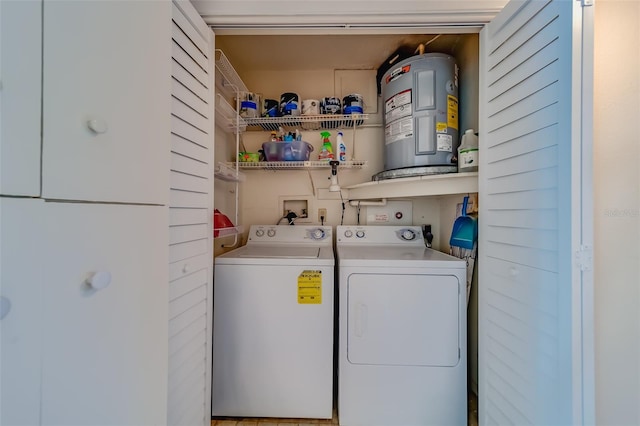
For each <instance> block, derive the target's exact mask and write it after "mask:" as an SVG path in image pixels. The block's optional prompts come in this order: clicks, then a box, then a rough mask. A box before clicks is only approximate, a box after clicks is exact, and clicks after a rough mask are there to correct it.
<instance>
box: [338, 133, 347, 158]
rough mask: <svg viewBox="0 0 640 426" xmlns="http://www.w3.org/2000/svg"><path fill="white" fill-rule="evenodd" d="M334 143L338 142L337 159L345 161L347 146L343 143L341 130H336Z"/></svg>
mask: <svg viewBox="0 0 640 426" xmlns="http://www.w3.org/2000/svg"><path fill="white" fill-rule="evenodd" d="M336 143H337V144H338V160H340V161H341V162H343V161H347V147H346V146H345V145H344V139H343V134H342V132H338V136H337V137H336Z"/></svg>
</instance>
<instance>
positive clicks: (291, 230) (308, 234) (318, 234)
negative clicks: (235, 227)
mask: <svg viewBox="0 0 640 426" xmlns="http://www.w3.org/2000/svg"><path fill="white" fill-rule="evenodd" d="M332 240H333V232H332V229H331V227H330V226H299V225H293V226H292V225H252V226H251V228H250V229H249V237H248V241H247V243H287V242H290V243H297V244H299V243H313V244H316V245H317V244H321V245H324V244H332V242H333V241H332Z"/></svg>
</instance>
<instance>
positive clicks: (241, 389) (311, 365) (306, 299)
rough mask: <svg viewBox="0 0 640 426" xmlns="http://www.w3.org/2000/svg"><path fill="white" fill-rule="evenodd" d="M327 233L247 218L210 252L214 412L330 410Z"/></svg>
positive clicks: (330, 256)
mask: <svg viewBox="0 0 640 426" xmlns="http://www.w3.org/2000/svg"><path fill="white" fill-rule="evenodd" d="M334 271H335V258H334V252H333V233H332V229H331V227H328V226H297V225H296V226H288V225H282V226H269V225H264V226H257V225H256V226H251V228H250V231H249V237H248V241H247V244H246V245H245V246H243V247H240V248H237V249H235V250H232V251H230V252H228V253H225V254H223V255H221V256H218V257H216V258H215V276H214V301H213V304H214V310H213V371H212V376H213V377H212V382H213V388H212V415H213V416H239V417H296V418H331V417H332V407H333V331H334V309H333V307H334Z"/></svg>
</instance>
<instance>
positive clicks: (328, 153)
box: [318, 131, 334, 160]
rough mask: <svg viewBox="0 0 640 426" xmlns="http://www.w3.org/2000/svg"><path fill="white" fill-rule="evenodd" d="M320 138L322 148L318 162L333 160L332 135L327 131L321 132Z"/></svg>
mask: <svg viewBox="0 0 640 426" xmlns="http://www.w3.org/2000/svg"><path fill="white" fill-rule="evenodd" d="M320 136H322V148H320V153H319V154H318V160H333V159H334V156H333V146H332V145H331V140H330V139H329V138H330V137H331V133H329V132H327V131H325V132H321V133H320Z"/></svg>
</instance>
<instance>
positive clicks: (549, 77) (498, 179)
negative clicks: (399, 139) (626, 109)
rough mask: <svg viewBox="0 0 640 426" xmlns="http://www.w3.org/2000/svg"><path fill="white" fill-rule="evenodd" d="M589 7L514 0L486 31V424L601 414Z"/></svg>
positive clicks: (482, 291)
mask: <svg viewBox="0 0 640 426" xmlns="http://www.w3.org/2000/svg"><path fill="white" fill-rule="evenodd" d="M583 13H584V14H589V13H592V10H589V8H588V7H587V8H583V7H582V6H581V2H576V1H573V2H569V1H554V0H549V1H512V2H510V3H509V4H508V5H507V6H506V7H505V8H504V9H503V11H502V12H500V13H499V14H498V15H497V16H496V18H495V19H494V20H493V21H492V22H491V23H489V24H488V25H487V26H486V27H485V28H484V29H483V30H482V31H481V43H480V47H481V52H480V99H481V105H480V111H482V115H481V117H480V139H481V140H482V141H483V143H481V145H480V146H481V148H480V149H481V152H480V173H479V190H480V196H481V198H482V200H483V202H482V203H480V204H481V205H480V213H479V216H480V217H481V218H482V220H481V221H480V222H479V225H480V229H479V232H478V235H479V246H478V254H479V256H480V259H479V260H478V265H479V267H478V270H479V275H480V276H479V283H480V287H479V315H478V321H479V325H478V327H479V338H478V340H479V354H478V356H479V389H478V395H479V415H480V423H481V424H482V423H484V424H545V425H551V424H580V423H581V422H582V421H583V419H584V418H592V410H593V409H592V407H593V400H592V399H589V397H588V395H589V392H590V391H589V389H585V388H584V387H583V383H585V382H586V383H589V382H590V381H591V379H590V377H591V376H592V375H593V371H592V370H589V369H583V367H584V365H583V359H588V358H589V356H590V355H589V352H588V348H587V351H583V349H584V347H583V341H582V338H583V335H584V334H583V333H586V334H587V335H588V333H589V332H590V330H592V321H593V318H583V317H582V312H583V311H582V310H583V300H582V295H581V291H582V288H583V287H582V275H581V272H580V270H579V269H578V265H577V264H576V263H575V262H574V259H575V253H576V252H577V250H579V247H580V241H581V238H582V235H581V226H582V225H581V223H582V222H581V220H582V218H583V217H585V215H587V216H588V215H589V214H591V213H590V211H591V210H590V208H589V207H588V206H587V207H588V209H587V210H588V211H587V210H585V209H584V207H583V206H582V205H581V201H580V194H581V191H582V190H583V188H582V186H581V185H582V184H584V182H582V181H581V172H582V167H583V165H582V164H580V161H581V160H580V159H581V157H582V158H586V159H587V161H586V163H585V164H588V163H590V158H591V157H590V156H591V152H590V151H588V150H585V151H582V146H581V145H582V140H583V137H584V135H583V128H582V122H581V120H586V121H588V122H590V117H586V116H585V117H582V116H581V111H582V108H583V107H584V106H585V105H586V106H588V105H589V104H590V103H591V102H592V101H591V99H590V98H586V97H585V98H583V97H582V93H581V84H582V80H581V78H582V74H581V73H582V70H583V63H588V62H589V61H592V58H590V57H589V53H588V52H586V53H584V52H582V51H580V50H579V48H580V46H581V43H582V41H583V37H587V38H588V37H590V36H591V34H592V31H593V29H592V28H591V27H589V26H588V25H587V26H585V27H584V28H583V27H582V15H583ZM583 53H584V56H583ZM587 110H588V108H587ZM576 159H578V160H576ZM586 222H589V221H588V220H587V221H586ZM583 241H584V240H583ZM585 309H587V311H589V310H590V309H589V307H588V306H586V308H585ZM585 396H586V398H585ZM590 412H591V414H589V413H590Z"/></svg>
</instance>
